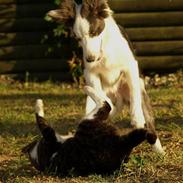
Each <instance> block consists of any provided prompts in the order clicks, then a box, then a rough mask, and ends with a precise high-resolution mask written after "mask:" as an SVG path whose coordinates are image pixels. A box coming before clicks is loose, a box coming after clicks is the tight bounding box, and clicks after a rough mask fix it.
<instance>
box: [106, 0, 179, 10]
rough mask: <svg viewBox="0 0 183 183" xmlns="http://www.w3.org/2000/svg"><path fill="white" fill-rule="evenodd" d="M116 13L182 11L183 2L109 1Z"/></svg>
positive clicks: (172, 0)
mask: <svg viewBox="0 0 183 183" xmlns="http://www.w3.org/2000/svg"><path fill="white" fill-rule="evenodd" d="M109 5H110V7H111V8H112V9H113V10H114V11H115V12H139V11H169V10H182V9H183V1H182V0H152V1H150V0H143V1H139V0H109Z"/></svg>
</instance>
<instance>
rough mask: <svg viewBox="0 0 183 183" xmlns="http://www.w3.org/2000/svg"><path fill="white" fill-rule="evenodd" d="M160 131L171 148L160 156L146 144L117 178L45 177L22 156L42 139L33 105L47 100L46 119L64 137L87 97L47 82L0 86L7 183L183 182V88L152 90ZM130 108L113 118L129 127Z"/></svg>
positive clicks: (2, 174)
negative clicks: (38, 99)
mask: <svg viewBox="0 0 183 183" xmlns="http://www.w3.org/2000/svg"><path fill="white" fill-rule="evenodd" d="M148 92H149V94H150V98H151V101H152V105H153V110H154V114H155V119H156V123H157V130H158V133H159V136H160V139H161V141H162V144H163V146H164V147H165V148H166V153H167V154H166V156H165V157H159V156H158V155H157V154H155V153H153V152H152V149H151V147H150V146H149V145H148V144H146V143H143V144H141V145H140V146H139V147H137V148H136V149H135V150H134V151H133V153H132V155H131V159H130V161H129V162H128V163H127V164H125V166H124V168H121V170H119V171H116V172H114V174H113V175H108V176H107V175H106V176H104V177H102V176H100V175H90V176H88V177H68V178H62V179H61V178H58V177H51V176H47V175H43V174H41V173H40V172H38V171H36V170H35V169H34V168H32V167H31V166H30V163H29V162H28V160H27V159H26V158H25V157H24V156H21V148H22V147H23V146H24V145H25V144H27V143H28V142H30V141H31V140H32V139H34V138H36V136H37V135H39V132H38V130H37V128H36V125H35V121H34V103H35V100H36V99H37V98H42V99H43V100H44V103H45V113H46V118H47V119H48V121H49V123H50V124H51V125H52V126H53V127H55V128H56V129H57V131H58V132H60V133H67V132H68V131H74V130H75V129H76V127H77V125H78V123H79V121H80V119H81V118H82V116H83V114H84V106H85V94H84V93H83V91H82V89H77V88H73V87H71V86H70V85H63V84H54V83H51V82H46V83H41V84H40V83H29V84H28V86H27V85H26V86H25V85H23V84H21V83H14V84H11V85H10V84H0V180H1V181H2V182H6V183H8V182H17V183H24V182H25V183H27V182H50V183H53V182H56V183H57V182H64V183H95V182H97V183H98V182H102V183H108V182H116V183H120V182H125V183H133V182H134V183H138V182H139V183H141V182H144V183H151V182H162V183H163V182H170V183H171V182H176V183H179V182H180V183H181V182H182V180H183V88H181V87H178V88H173V87H172V88H151V89H149V90H148ZM129 120H130V117H129V115H128V111H127V109H126V108H125V110H124V111H123V112H122V113H121V115H119V116H117V117H116V118H114V119H113V120H112V123H115V124H116V125H117V126H119V127H120V128H121V129H123V130H128V129H129V123H130V121H129Z"/></svg>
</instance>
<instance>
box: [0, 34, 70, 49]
mask: <svg viewBox="0 0 183 183" xmlns="http://www.w3.org/2000/svg"><path fill="white" fill-rule="evenodd" d="M70 41H71V40H70V39H69V38H66V37H64V35H63V36H60V37H55V36H54V33H53V32H17V33H0V46H13V45H30V44H55V43H59V44H61V45H63V46H64V44H66V45H68V44H71V43H70Z"/></svg>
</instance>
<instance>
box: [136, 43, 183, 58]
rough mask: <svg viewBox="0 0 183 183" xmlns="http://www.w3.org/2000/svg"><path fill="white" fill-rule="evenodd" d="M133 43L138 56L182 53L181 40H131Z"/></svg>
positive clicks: (182, 44)
mask: <svg viewBox="0 0 183 183" xmlns="http://www.w3.org/2000/svg"><path fill="white" fill-rule="evenodd" d="M133 45H134V48H135V52H136V54H137V55H138V56H146V55H181V54H183V41H150V42H133Z"/></svg>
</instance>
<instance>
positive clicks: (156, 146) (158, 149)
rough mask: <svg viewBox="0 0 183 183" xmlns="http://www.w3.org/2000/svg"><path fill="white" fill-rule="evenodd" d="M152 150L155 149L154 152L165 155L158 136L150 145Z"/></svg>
mask: <svg viewBox="0 0 183 183" xmlns="http://www.w3.org/2000/svg"><path fill="white" fill-rule="evenodd" d="M152 148H153V151H155V152H156V153H158V154H160V155H163V156H164V155H165V154H166V153H165V150H164V149H163V147H162V145H161V142H160V140H159V138H157V139H156V142H155V143H154V144H153V145H152Z"/></svg>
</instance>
